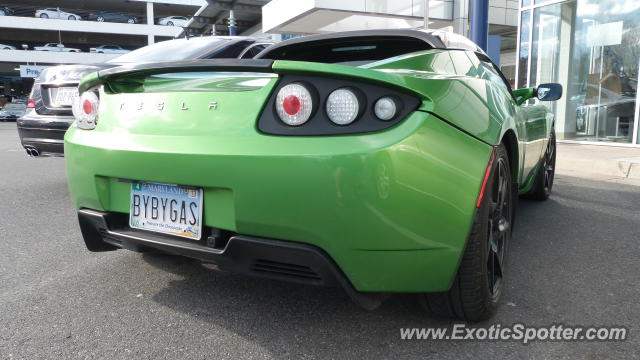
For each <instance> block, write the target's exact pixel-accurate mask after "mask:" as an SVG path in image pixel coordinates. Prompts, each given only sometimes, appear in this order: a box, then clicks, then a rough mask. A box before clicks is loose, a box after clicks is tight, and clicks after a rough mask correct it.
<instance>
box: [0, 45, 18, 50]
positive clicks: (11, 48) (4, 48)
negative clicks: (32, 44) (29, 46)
mask: <svg viewBox="0 0 640 360" xmlns="http://www.w3.org/2000/svg"><path fill="white" fill-rule="evenodd" d="M15 49H16V47H15V46H11V45H6V44H0V50H15Z"/></svg>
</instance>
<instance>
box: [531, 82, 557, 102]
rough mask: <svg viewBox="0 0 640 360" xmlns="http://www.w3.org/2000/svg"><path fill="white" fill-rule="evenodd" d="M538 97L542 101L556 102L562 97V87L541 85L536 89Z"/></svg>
mask: <svg viewBox="0 0 640 360" xmlns="http://www.w3.org/2000/svg"><path fill="white" fill-rule="evenodd" d="M536 97H537V98H538V100H540V101H555V100H558V99H560V98H561V97H562V85H560V84H555V83H549V84H540V85H538V88H537V89H536Z"/></svg>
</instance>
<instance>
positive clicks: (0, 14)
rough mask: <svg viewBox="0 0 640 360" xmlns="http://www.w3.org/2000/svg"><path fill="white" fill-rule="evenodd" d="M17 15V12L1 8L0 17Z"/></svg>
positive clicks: (4, 7)
mask: <svg viewBox="0 0 640 360" xmlns="http://www.w3.org/2000/svg"><path fill="white" fill-rule="evenodd" d="M14 13H15V11H13V10H11V9H9V8H8V7H6V6H2V7H0V16H11V15H13V14H14Z"/></svg>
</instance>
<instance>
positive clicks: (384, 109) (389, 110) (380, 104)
mask: <svg viewBox="0 0 640 360" xmlns="http://www.w3.org/2000/svg"><path fill="white" fill-rule="evenodd" d="M397 111H398V106H397V105H396V102H395V100H393V99H392V98H390V97H388V96H385V97H382V98H380V99H378V101H376V104H375V106H374V107H373V112H374V113H375V114H376V116H377V117H378V119H380V120H384V121H389V120H391V119H393V117H394V116H396V112H397Z"/></svg>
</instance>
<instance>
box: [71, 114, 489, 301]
mask: <svg viewBox="0 0 640 360" xmlns="http://www.w3.org/2000/svg"><path fill="white" fill-rule="evenodd" d="M103 124H104V123H103ZM490 151H491V147H490V146H489V145H486V144H484V143H482V142H479V141H477V140H475V139H473V138H471V137H469V136H467V135H465V134H463V133H462V132H460V131H458V130H457V129H455V128H453V127H451V126H449V125H448V124H446V123H444V122H443V121H441V120H439V119H437V118H435V117H432V116H429V115H428V114H426V113H423V112H419V111H417V112H414V113H413V114H412V115H410V116H409V117H408V118H407V119H406V121H404V122H403V123H402V124H400V125H398V126H396V127H394V128H392V129H389V130H386V131H382V132H377V133H372V134H366V135H355V136H332V137H307V138H298V137H279V136H266V135H262V134H258V133H254V134H252V135H242V136H235V137H234V135H233V134H230V135H226V136H218V137H216V136H215V134H214V135H206V136H204V135H203V136H195V135H192V134H188V135H181V134H176V135H164V136H159V135H158V136H148V135H137V134H131V133H128V134H124V133H111V132H107V131H99V129H96V130H92V131H85V130H81V129H77V128H75V127H72V128H70V129H69V131H68V132H67V134H66V137H65V159H66V164H67V172H68V182H69V188H70V193H71V196H72V199H73V201H74V202H75V205H76V208H77V209H79V210H81V209H93V210H96V211H102V212H107V213H119V214H124V216H125V218H126V215H127V214H128V213H129V211H130V189H131V184H130V182H131V181H151V182H159V183H168V184H181V185H189V186H195V187H200V188H202V189H203V191H204V196H203V199H204V212H203V223H204V225H205V226H206V227H210V228H217V229H222V230H226V231H229V232H231V233H236V234H244V235H247V236H252V237H257V238H263V239H265V238H266V239H279V240H283V241H288V242H291V243H296V244H306V245H309V246H313V247H315V248H317V249H321V250H322V251H323V252H324V253H326V254H327V255H328V256H329V257H330V258H331V259H332V261H334V262H335V264H336V266H337V267H338V268H339V269H340V270H341V272H342V273H343V274H344V275H345V277H346V278H347V279H348V281H349V282H350V284H352V286H353V288H354V289H355V290H357V291H359V292H430V291H444V290H447V289H448V288H449V287H450V284H451V281H452V279H453V278H454V276H455V273H456V271H457V268H458V264H459V260H460V256H461V254H462V252H463V249H464V246H465V243H466V240H467V237H468V234H469V231H470V227H471V224H472V221H473V217H474V215H475V203H476V200H477V194H478V191H479V189H480V185H481V183H482V178H483V175H484V172H485V169H486V163H487V161H488V158H489V154H490ZM122 180H126V181H122ZM127 181H129V182H127ZM132 241H133V240H127V242H129V243H131V242H132ZM127 242H125V243H127ZM200 256H203V255H197V256H195V257H200ZM207 256H209V255H207Z"/></svg>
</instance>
